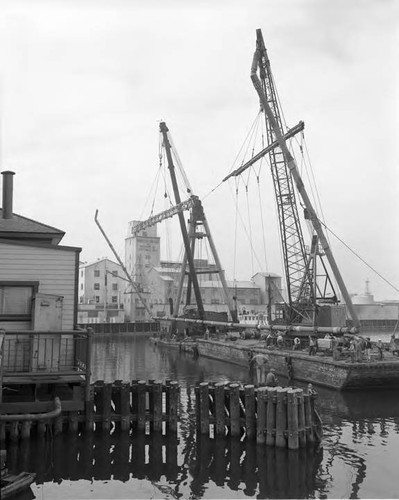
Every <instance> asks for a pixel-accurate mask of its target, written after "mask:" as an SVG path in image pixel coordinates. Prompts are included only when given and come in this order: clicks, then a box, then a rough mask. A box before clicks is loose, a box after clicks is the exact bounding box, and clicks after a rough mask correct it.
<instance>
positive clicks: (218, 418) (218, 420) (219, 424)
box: [215, 382, 226, 437]
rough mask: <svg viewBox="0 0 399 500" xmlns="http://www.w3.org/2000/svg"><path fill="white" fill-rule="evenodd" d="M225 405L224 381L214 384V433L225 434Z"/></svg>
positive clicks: (217, 434)
mask: <svg viewBox="0 0 399 500" xmlns="http://www.w3.org/2000/svg"><path fill="white" fill-rule="evenodd" d="M225 432H226V429H225V405H224V383H223V382H218V383H217V384H215V434H216V436H223V437H224V435H225Z"/></svg>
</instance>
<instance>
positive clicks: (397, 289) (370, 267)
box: [319, 220, 399, 292]
mask: <svg viewBox="0 0 399 500" xmlns="http://www.w3.org/2000/svg"><path fill="white" fill-rule="evenodd" d="M319 222H320V224H321V225H322V226H324V227H325V229H327V231H329V232H330V233H331V234H332V235H333V236H335V238H337V240H338V241H339V242H340V243H342V244H343V245H344V247H346V248H347V249H348V250H349V251H350V252H352V253H353V255H355V257H357V258H358V259H359V260H361V261H362V262H363V264H365V265H366V266H367V267H368V268H369V269H371V271H373V272H374V273H375V274H377V276H379V277H380V278H381V279H382V280H383V281H385V283H387V284H388V285H389V286H390V287H392V288H393V289H394V290H395V291H396V292H399V288H398V287H396V286H395V285H393V284H392V283H391V282H390V281H388V280H387V279H386V278H385V277H384V276H382V274H380V273H379V272H378V271H377V270H376V269H375V268H374V267H372V266H371V265H370V264H368V263H367V262H366V261H365V260H364V259H363V258H362V257H360V255H359V254H358V253H357V252H355V250H353V249H352V248H351V247H350V246H349V245H347V244H346V243H345V242H344V241H343V240H342V239H341V238H340V237H339V236H338V235H337V234H335V233H334V231H332V230H331V229H330V228H329V227H327V225H326V224H324V222H322V221H321V220H319Z"/></svg>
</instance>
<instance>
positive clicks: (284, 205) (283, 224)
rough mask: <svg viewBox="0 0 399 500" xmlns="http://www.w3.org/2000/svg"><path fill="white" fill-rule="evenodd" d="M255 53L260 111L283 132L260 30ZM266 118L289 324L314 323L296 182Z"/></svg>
mask: <svg viewBox="0 0 399 500" xmlns="http://www.w3.org/2000/svg"><path fill="white" fill-rule="evenodd" d="M256 50H257V66H258V67H259V72H260V87H261V91H262V97H261V107H262V110H263V111H266V110H265V105H267V106H268V108H269V110H270V114H271V115H272V116H273V119H274V121H275V123H276V127H278V130H279V131H282V123H281V113H280V109H279V106H278V101H277V96H276V89H275V86H274V81H273V77H272V73H271V68H270V61H269V58H268V55H267V51H266V48H265V44H264V42H263V37H262V33H261V31H260V30H257V40H256ZM264 114H265V121H266V131H267V139H268V143H269V144H270V145H271V146H277V147H271V148H270V150H269V151H268V154H269V161H270V167H271V173H272V178H273V183H274V191H275V195H276V202H277V209H278V218H279V224H280V234H281V241H282V250H283V257H284V267H285V277H286V284H287V296H288V305H289V306H290V307H289V318H287V319H288V320H289V321H300V320H301V317H302V318H303V319H306V320H313V318H314V313H315V300H314V296H313V290H314V285H313V276H312V273H311V271H310V268H309V263H308V257H307V254H306V248H305V243H304V238H303V233H302V228H301V222H300V218H299V215H298V208H297V202H296V197H295V191H294V185H293V180H292V177H291V174H290V170H289V166H288V162H287V159H286V157H285V156H284V153H283V151H282V149H281V145H280V144H279V143H278V141H277V137H276V133H275V130H274V128H273V125H272V123H271V121H270V119H269V114H268V113H266V112H265V113H264ZM281 134H283V132H281ZM276 142H277V144H276Z"/></svg>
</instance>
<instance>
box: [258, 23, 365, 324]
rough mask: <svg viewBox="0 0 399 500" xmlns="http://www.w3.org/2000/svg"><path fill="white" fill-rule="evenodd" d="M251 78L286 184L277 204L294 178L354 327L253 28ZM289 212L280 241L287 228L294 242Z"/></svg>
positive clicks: (354, 318) (355, 319) (353, 315)
mask: <svg viewBox="0 0 399 500" xmlns="http://www.w3.org/2000/svg"><path fill="white" fill-rule="evenodd" d="M258 68H259V73H260V78H259V77H258V75H257V70H258ZM251 80H252V83H253V85H254V87H255V90H256V92H257V93H258V96H259V98H260V101H261V105H262V107H263V110H264V112H265V115H266V117H267V123H268V127H269V129H270V134H271V139H273V140H274V139H275V140H277V141H278V144H279V149H278V152H279V153H280V154H279V155H278V156H277V157H276V159H274V158H273V162H274V164H275V167H274V173H275V174H276V173H280V172H282V176H281V179H282V182H285V181H287V183H286V184H284V188H285V189H287V191H286V196H284V197H283V196H282V194H283V193H284V191H282V190H280V189H278V190H276V196H277V202H278V204H279V205H283V204H284V201H286V203H287V206H292V203H291V202H292V200H293V198H292V194H293V193H294V191H293V183H292V179H293V180H294V181H295V185H296V187H297V190H298V192H299V194H300V196H301V199H302V202H303V204H304V206H305V208H306V210H307V212H308V215H309V219H310V221H311V223H312V225H313V228H314V230H315V232H316V234H317V236H318V239H319V241H320V244H321V246H322V248H323V250H324V252H325V255H326V257H327V260H328V262H329V264H330V267H331V270H332V272H333V274H334V277H335V279H336V281H337V283H338V286H339V288H340V290H341V293H342V296H343V298H344V300H345V303H346V306H347V308H348V311H349V314H350V316H351V318H352V321H353V323H354V325H355V327H358V326H359V320H358V317H357V314H356V311H355V310H354V307H353V304H352V300H351V298H350V295H349V293H348V291H347V289H346V286H345V283H344V280H343V278H342V276H341V273H340V271H339V269H338V266H337V263H336V262H335V259H334V256H333V254H332V251H331V248H330V246H329V244H328V240H327V238H326V236H325V234H324V231H323V228H322V225H321V223H320V221H319V219H318V217H317V215H316V212H315V210H314V208H313V205H312V203H311V201H310V198H309V196H308V194H307V192H306V189H305V187H304V184H303V181H302V178H301V176H300V174H299V170H298V167H297V165H296V162H295V159H294V157H293V156H292V154H291V152H290V151H289V149H288V147H287V144H286V141H285V138H284V134H283V132H282V127H281V121H280V115H279V113H278V107H277V100H276V96H275V91H274V85H273V80H272V77H271V72H270V61H269V59H268V57H267V53H266V49H265V45H264V42H263V37H262V32H261V30H257V43H256V51H255V54H254V57H253V61H252V66H251ZM273 151H274V150H273ZM288 178H290V179H291V181H289V180H288ZM276 179H277V180H278V179H280V177H276ZM280 212H281V214H283V215H284V209H283V207H282V206H281V207H280V206H279V213H280ZM289 213H290V210H288V212H287V214H289ZM291 213H292V218H293V221H292V222H293V225H292V226H289V225H286V224H283V225H282V226H281V229H282V233H284V234H282V237H283V242H284V240H285V241H286V242H288V238H290V237H291V231H292V234H293V236H294V238H293V241H295V237H296V238H297V239H298V238H299V237H300V236H301V233H299V232H297V233H296V235H295V234H294V231H293V229H294V226H296V223H295V217H297V214H295V212H294V210H291ZM289 220H290V218H289V216H287V221H289ZM281 221H283V222H284V219H283V218H282V217H281V216H280V222H281ZM296 227H297V226H296ZM283 230H284V231H283ZM301 245H303V238H302V243H301ZM286 246H287V245H286ZM285 252H286V258H285V263H286V268H291V267H292V269H293V270H295V269H296V268H298V270H299V269H300V267H301V266H302V263H300V265H299V264H296V262H297V261H296V260H295V258H293V259H292V261H291V260H290V259H289V255H293V256H294V257H296V255H295V254H296V252H295V251H294V252H291V249H290V248H288V247H287V248H286V250H285ZM302 260H303V262H304V264H305V267H306V269H303V272H304V273H306V272H308V273H309V275H310V279H311V273H310V269H309V265H308V263H307V259H306V254H305V258H304V259H303V257H302ZM305 278H307V277H306V274H305ZM287 282H289V279H288V277H287ZM294 283H295V282H294ZM288 285H291V283H290V282H289V283H288ZM299 289H303V290H314V287H313V285H312V282H311V281H309V286H303V282H302V285H301V286H300V287H299ZM291 293H292V289H291ZM305 299H306V298H305ZM298 300H299V301H300V300H301V297H297V298H296V303H297V304H300V302H298Z"/></svg>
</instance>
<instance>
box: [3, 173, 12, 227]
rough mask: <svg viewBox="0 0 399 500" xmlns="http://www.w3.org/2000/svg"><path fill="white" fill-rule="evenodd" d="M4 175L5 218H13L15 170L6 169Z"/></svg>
mask: <svg viewBox="0 0 399 500" xmlns="http://www.w3.org/2000/svg"><path fill="white" fill-rule="evenodd" d="M1 175H2V176H3V219H12V218H13V213H12V197H13V175H15V172H11V170H4V172H1Z"/></svg>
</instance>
